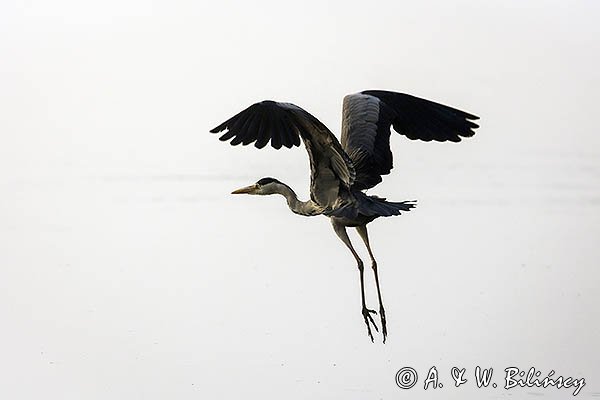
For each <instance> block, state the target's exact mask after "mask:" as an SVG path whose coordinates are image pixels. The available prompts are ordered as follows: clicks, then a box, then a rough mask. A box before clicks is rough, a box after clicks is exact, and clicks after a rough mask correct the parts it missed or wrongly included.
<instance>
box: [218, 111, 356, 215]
mask: <svg viewBox="0 0 600 400" xmlns="http://www.w3.org/2000/svg"><path fill="white" fill-rule="evenodd" d="M222 131H226V132H225V133H224V134H223V135H222V136H221V137H220V138H219V139H220V140H223V141H226V140H229V139H233V140H231V144H232V145H234V146H235V145H238V144H240V143H241V144H243V145H248V144H250V143H254V146H255V147H257V148H259V149H261V148H263V147H265V146H266V145H267V144H268V143H269V142H270V143H271V146H272V147H274V148H275V149H279V148H281V147H282V146H285V147H288V148H291V147H293V146H300V139H302V141H303V142H304V145H305V147H306V150H307V151H308V156H309V158H310V168H311V198H312V200H313V201H315V202H317V203H318V204H319V205H321V206H322V207H325V208H331V207H333V206H334V204H335V202H336V201H337V200H338V195H339V190H340V186H341V185H342V186H344V187H346V188H350V186H351V185H352V184H353V183H354V178H355V172H354V166H353V164H352V161H351V159H350V158H349V157H348V155H347V154H346V152H345V151H344V150H343V149H342V146H341V144H340V143H339V141H338V140H337V138H336V137H335V136H334V135H333V134H332V133H331V131H330V130H329V129H327V127H326V126H325V125H323V123H321V122H320V121H319V120H318V119H316V118H315V117H314V116H312V115H311V114H310V113H308V112H307V111H305V110H303V109H302V108H300V107H298V106H296V105H294V104H290V103H279V102H275V101H271V100H265V101H262V102H260V103H256V104H253V105H251V106H250V107H248V108H247V109H245V110H244V111H242V112H240V113H238V114H236V115H234V116H233V117H231V118H229V119H228V120H227V121H225V122H223V123H222V124H221V125H219V126H217V127H215V128H213V129H211V132H212V133H218V132H222Z"/></svg>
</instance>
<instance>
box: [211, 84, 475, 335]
mask: <svg viewBox="0 0 600 400" xmlns="http://www.w3.org/2000/svg"><path fill="white" fill-rule="evenodd" d="M342 114H343V115H342V137H341V142H340V141H338V140H337V138H336V137H335V136H334V135H333V134H332V133H331V131H329V129H327V127H325V125H323V124H322V123H321V122H320V121H319V120H317V119H316V118H315V117H314V116H312V115H311V114H309V113H308V112H306V111H305V110H303V109H301V108H300V107H298V106H296V105H293V104H290V103H278V102H274V101H271V100H266V101H263V102H260V103H256V104H253V105H252V106H250V107H248V108H247V109H246V110H244V111H242V112H240V113H238V114H237V115H235V116H233V117H232V118H230V119H229V120H227V121H225V122H224V123H222V124H221V125H219V126H217V127H216V128H214V129H213V130H211V132H215V133H216V132H221V131H223V130H227V132H226V133H225V134H224V135H222V136H221V137H220V139H221V140H229V139H232V138H233V140H232V141H231V144H232V145H237V144H240V143H241V144H243V145H248V144H250V143H255V146H256V147H257V148H262V147H264V146H266V145H267V143H269V142H271V145H272V146H273V147H274V148H276V149H279V148H281V147H282V146H285V147H288V148H289V147H293V146H299V145H300V141H302V142H303V143H304V145H305V147H306V149H307V151H308V155H309V159H310V167H311V185H310V200H307V201H301V200H299V199H298V197H297V195H296V193H295V192H294V191H293V190H292V188H290V187H289V186H288V185H286V184H284V183H282V182H280V181H278V180H277V179H274V178H263V179H261V180H259V181H258V182H257V183H255V184H254V185H251V186H247V187H244V188H241V189H238V190H236V191H234V192H233V193H234V194H238V193H247V194H257V195H270V194H280V195H282V196H283V197H285V199H286V201H287V204H288V206H289V208H290V209H291V210H292V211H293V212H294V213H296V214H299V215H304V216H314V215H325V216H328V217H329V218H330V220H331V223H332V226H333V228H334V231H335V232H336V234H337V235H338V237H339V238H340V239H341V240H342V241H343V242H344V244H346V246H347V247H348V248H349V250H350V251H351V252H352V255H353V256H354V257H355V259H356V261H357V264H358V269H359V272H360V284H361V296H362V315H363V318H364V320H365V323H366V325H367V330H368V334H369V336H370V337H371V340H373V336H372V333H371V325H370V324H372V325H373V326H374V328H375V329H376V330H377V325H376V324H375V322H374V321H373V318H372V316H371V314H373V313H375V311H373V310H369V309H368V308H367V307H366V303H365V293H364V277H363V271H364V268H363V262H362V260H361V259H360V257H359V256H358V254H357V253H356V251H355V250H354V247H353V246H352V243H351V242H350V239H349V237H348V234H347V232H346V228H347V227H354V228H356V230H357V232H358V234H359V235H360V236H361V238H362V239H363V241H364V242H365V245H366V247H367V250H368V251H369V256H370V257H371V261H372V268H373V272H374V275H375V283H376V285H377V294H378V299H379V313H380V317H381V324H382V332H383V340H384V342H385V338H386V335H387V329H386V320H385V310H384V308H383V302H382V299H381V290H380V287H379V277H378V271H377V262H376V261H375V258H374V256H373V253H372V251H371V247H370V244H369V238H368V234H367V227H366V226H367V224H368V223H370V222H372V221H373V220H375V219H376V218H379V217H389V216H395V215H400V214H401V212H405V211H409V210H410V209H411V208H413V207H414V206H415V204H414V202H412V201H402V202H392V201H387V200H386V199H383V198H379V197H377V196H370V195H367V194H365V193H364V192H363V191H364V190H366V189H369V188H372V187H373V186H375V185H377V184H378V183H379V182H381V180H382V178H381V176H382V175H387V174H389V173H390V171H391V169H392V153H391V150H390V144H389V139H390V128H391V127H393V128H394V130H396V131H398V132H399V133H401V134H403V135H405V136H406V137H408V138H409V139H413V140H414V139H419V140H424V141H431V140H435V141H440V142H443V141H452V142H459V141H460V137H469V136H472V135H473V134H474V131H473V130H474V129H475V128H477V125H476V124H475V123H473V122H472V121H471V120H474V119H477V117H476V116H474V115H471V114H468V113H465V112H463V111H460V110H456V109H454V108H450V107H447V106H444V105H441V104H438V103H434V102H431V101H428V100H424V99H420V98H417V97H413V96H410V95H406V94H402V93H395V92H387V91H375V90H371V91H364V92H361V93H357V94H353V95H348V96H346V97H345V98H344V107H343V111H342Z"/></svg>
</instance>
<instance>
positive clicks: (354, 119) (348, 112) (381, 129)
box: [342, 90, 479, 190]
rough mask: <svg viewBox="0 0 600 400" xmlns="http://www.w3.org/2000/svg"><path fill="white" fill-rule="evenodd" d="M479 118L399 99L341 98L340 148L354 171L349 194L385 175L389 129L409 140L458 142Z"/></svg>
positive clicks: (379, 94) (381, 95)
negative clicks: (346, 155) (342, 100)
mask: <svg viewBox="0 0 600 400" xmlns="http://www.w3.org/2000/svg"><path fill="white" fill-rule="evenodd" d="M477 119H479V117H476V116H475V115H472V114H469V113H466V112H464V111H460V110H457V109H455V108H451V107H448V106H445V105H442V104H438V103H434V102H432V101H429V100H425V99H420V98H418V97H414V96H410V95H408V94H404V93H395V92H387V91H383V90H366V91H364V92H361V93H356V94H351V95H348V96H346V97H344V106H343V111H342V147H343V148H344V150H346V153H348V155H349V156H350V158H351V159H352V162H353V163H354V168H355V170H356V179H355V182H354V185H353V188H355V189H359V190H363V189H368V188H372V187H373V186H375V185H377V184H378V183H379V182H381V181H382V179H381V175H387V174H389V173H390V171H391V169H392V167H393V162H392V152H391V151H390V128H391V127H393V128H394V130H395V131H396V132H398V133H400V134H402V135H404V136H406V137H407V138H409V139H411V140H416V139H419V140H424V141H426V142H429V141H431V140H435V141H438V142H445V141H451V142H460V138H461V137H470V136H473V135H474V134H475V132H474V129H475V128H477V127H478V125H477V124H475V123H474V122H472V121H473V120H477Z"/></svg>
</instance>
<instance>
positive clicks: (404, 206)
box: [371, 197, 417, 217]
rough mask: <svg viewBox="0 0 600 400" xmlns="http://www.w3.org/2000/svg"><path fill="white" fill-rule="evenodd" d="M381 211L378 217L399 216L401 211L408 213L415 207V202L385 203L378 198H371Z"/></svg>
mask: <svg viewBox="0 0 600 400" xmlns="http://www.w3.org/2000/svg"><path fill="white" fill-rule="evenodd" d="M371 198H372V199H373V200H374V201H375V202H376V203H377V205H378V206H379V207H378V208H379V209H381V212H380V215H381V216H383V217H388V216H392V215H400V214H401V211H410V210H411V209H413V208H415V207H416V206H417V201H416V200H406V201H386V200H385V199H382V198H379V197H371Z"/></svg>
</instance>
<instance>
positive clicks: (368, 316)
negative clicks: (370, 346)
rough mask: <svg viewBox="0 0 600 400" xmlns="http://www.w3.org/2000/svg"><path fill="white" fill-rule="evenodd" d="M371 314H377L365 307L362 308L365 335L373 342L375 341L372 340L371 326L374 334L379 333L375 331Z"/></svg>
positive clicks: (377, 330) (375, 326)
mask: <svg viewBox="0 0 600 400" xmlns="http://www.w3.org/2000/svg"><path fill="white" fill-rule="evenodd" d="M371 314H377V311H375V310H369V309H368V308H367V307H363V309H362V315H363V318H364V319H365V324H367V333H368V334H369V337H370V338H371V342H374V341H375V339H373V333H372V332H371V324H373V328H375V332H379V329H377V325H376V324H375V321H374V320H373V317H372V316H371Z"/></svg>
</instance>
